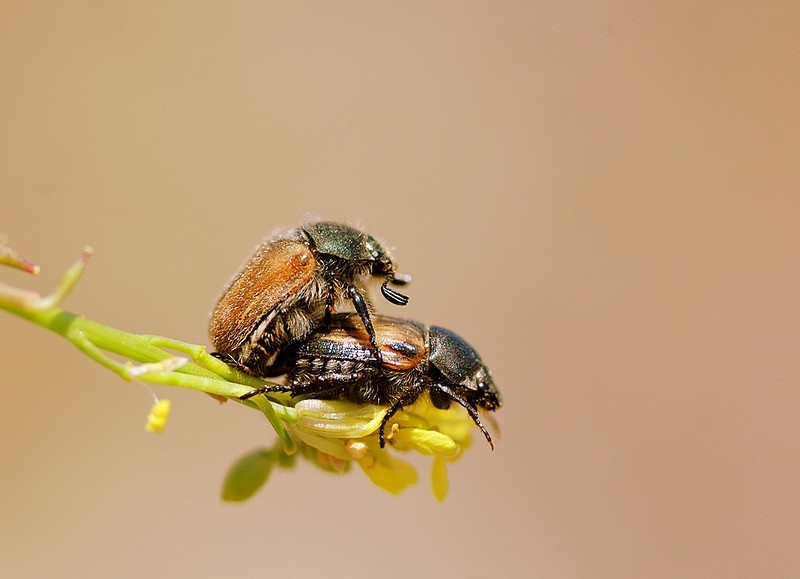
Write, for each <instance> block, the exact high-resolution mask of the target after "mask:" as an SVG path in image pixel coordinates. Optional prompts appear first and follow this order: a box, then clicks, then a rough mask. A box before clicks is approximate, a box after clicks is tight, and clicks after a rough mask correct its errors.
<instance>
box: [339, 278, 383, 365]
mask: <svg viewBox="0 0 800 579" xmlns="http://www.w3.org/2000/svg"><path fill="white" fill-rule="evenodd" d="M347 295H348V296H350V300H351V301H352V302H353V306H355V308H356V312H358V316H359V317H360V318H361V321H362V322H363V323H364V327H365V328H366V330H367V334H369V343H370V344H371V345H372V349H373V350H374V351H375V356H376V357H377V358H378V365H379V366H380V365H383V356H381V350H380V348H378V340H377V339H376V336H375V328H374V327H373V326H372V318H370V314H369V306H368V305H367V302H366V300H365V299H364V295H363V294H362V293H361V292H360V291H359V289H358V288H357V287H356V286H354V285H351V286H350V287H348V288H347Z"/></svg>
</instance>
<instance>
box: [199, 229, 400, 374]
mask: <svg viewBox="0 0 800 579" xmlns="http://www.w3.org/2000/svg"><path fill="white" fill-rule="evenodd" d="M369 276H375V277H383V278H384V281H383V284H382V285H381V293H382V294H383V296H384V297H385V298H386V299H387V300H388V301H389V302H391V303H393V304H397V305H405V304H406V303H408V297H407V296H405V295H403V294H401V293H399V292H397V291H395V290H393V289H391V288H389V287H388V286H387V284H389V283H392V284H394V285H403V284H406V283H408V282H409V281H410V279H411V278H410V277H409V276H407V275H405V274H399V273H397V269H396V266H395V263H394V261H393V260H392V258H391V256H390V254H389V252H388V251H387V250H386V249H385V248H384V246H383V245H381V244H380V243H379V242H378V241H376V240H375V238H374V237H372V236H371V235H367V234H366V233H364V232H362V231H359V230H358V229H355V228H353V227H350V226H349V225H344V224H341V223H335V222H329V221H322V222H316V223H309V224H305V225H302V226H301V227H298V228H296V229H292V230H290V231H288V232H286V233H284V234H279V235H276V236H273V237H270V238H267V239H265V240H263V241H262V242H261V243H260V244H259V245H258V246H257V247H256V248H255V250H254V252H253V253H252V255H251V256H250V257H249V258H248V259H247V261H246V262H245V263H244V264H243V265H242V267H241V268H240V270H239V271H238V273H236V274H235V275H234V277H233V278H232V279H231V281H230V282H229V283H228V285H227V286H226V288H225V289H224V290H223V292H222V294H221V295H220V297H219V298H218V300H217V302H216V305H215V306H214V309H213V311H212V313H211V320H210V323H209V334H210V337H211V342H212V344H213V345H214V348H216V350H217V351H216V353H215V355H217V356H218V357H219V358H221V359H223V360H225V361H226V362H228V363H232V364H233V365H235V366H237V367H239V368H241V369H243V370H245V371H247V372H249V373H251V374H254V375H256V376H267V375H269V374H266V373H265V372H267V369H268V368H269V367H270V366H271V365H272V361H273V360H274V358H275V356H276V355H277V353H278V351H279V350H280V349H281V348H283V347H285V346H287V345H289V344H291V343H294V342H300V341H302V340H304V339H305V338H306V337H307V336H308V335H309V334H311V332H313V331H314V330H315V329H316V328H317V327H318V326H320V325H321V324H323V323H324V322H326V321H329V320H330V316H331V314H332V313H333V311H334V307H335V306H336V304H338V303H340V302H342V301H344V300H345V299H349V300H350V301H351V302H352V304H353V307H354V309H355V311H356V312H357V313H358V315H359V317H360V318H361V320H362V322H363V323H364V326H365V327H366V329H367V332H368V334H369V337H370V343H371V344H372V347H373V350H374V351H375V352H378V345H377V343H376V342H375V337H374V336H375V331H374V329H373V326H372V314H371V309H372V306H371V304H370V301H369V297H368V296H367V293H366V290H365V288H364V285H363V283H362V280H364V279H366V278H367V277H369ZM378 356H380V354H378Z"/></svg>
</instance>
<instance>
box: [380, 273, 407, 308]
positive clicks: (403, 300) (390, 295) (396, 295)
mask: <svg viewBox="0 0 800 579" xmlns="http://www.w3.org/2000/svg"><path fill="white" fill-rule="evenodd" d="M388 283H389V280H388V279H387V280H386V281H385V282H383V283H382V284H381V293H382V294H383V297H385V298H386V299H387V300H388V301H390V302H391V303H393V304H394V305H396V306H404V305H406V304H407V303H408V296H406V295H403V294H401V293H400V292H399V291H395V290H393V289H391V288H389V287H387V285H386V284H388Z"/></svg>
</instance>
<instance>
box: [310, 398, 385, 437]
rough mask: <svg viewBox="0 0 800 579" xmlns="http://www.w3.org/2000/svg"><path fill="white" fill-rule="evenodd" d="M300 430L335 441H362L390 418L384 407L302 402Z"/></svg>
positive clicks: (346, 403)
mask: <svg viewBox="0 0 800 579" xmlns="http://www.w3.org/2000/svg"><path fill="white" fill-rule="evenodd" d="M295 410H296V411H297V427H298V429H299V430H302V431H303V432H306V433H309V434H314V435H320V436H327V437H331V438H362V437H364V436H368V435H370V434H372V433H373V432H375V430H376V429H377V428H378V426H379V425H380V423H381V420H383V417H384V416H385V414H386V408H385V407H383V406H373V405H370V404H354V403H353V402H347V401H344V400H314V399H311V400H302V401H300V402H298V403H297V404H296V405H295Z"/></svg>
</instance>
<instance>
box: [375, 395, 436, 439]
mask: <svg viewBox="0 0 800 579" xmlns="http://www.w3.org/2000/svg"><path fill="white" fill-rule="evenodd" d="M424 389H425V382H423V381H422V380H420V381H419V382H417V383H416V384H415V385H414V386H412V388H411V389H409V391H408V392H406V393H405V394H404V395H403V396H401V397H400V398H399V399H398V400H397V401H396V402H395V403H394V404H392V405H391V406H390V407H389V410H387V411H386V416H384V417H383V420H381V425H380V427H379V429H378V442H380V445H381V448H383V447H384V446H386V436H385V434H384V430H385V429H386V424H387V423H388V422H389V419H390V418H391V417H392V416H394V415H395V414H397V412H398V410H402V409H403V406H405V405H406V404H411V403H413V402H414V401H415V400H416V399H417V398H419V395H420V394H422V391H423V390H424Z"/></svg>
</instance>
